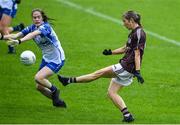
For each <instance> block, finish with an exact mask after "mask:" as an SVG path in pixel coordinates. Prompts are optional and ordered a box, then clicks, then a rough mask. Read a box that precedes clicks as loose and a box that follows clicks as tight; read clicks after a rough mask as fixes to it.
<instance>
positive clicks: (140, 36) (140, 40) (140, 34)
mask: <svg viewBox="0 0 180 125" xmlns="http://www.w3.org/2000/svg"><path fill="white" fill-rule="evenodd" d="M136 41H137V42H136V45H135V46H134V50H135V49H140V50H143V49H144V47H145V42H146V35H145V33H144V31H143V30H142V29H138V30H137V31H136Z"/></svg>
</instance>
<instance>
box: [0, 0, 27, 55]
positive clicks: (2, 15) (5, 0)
mask: <svg viewBox="0 0 180 125" xmlns="http://www.w3.org/2000/svg"><path fill="white" fill-rule="evenodd" d="M20 2H21V0H0V33H2V34H4V35H7V34H9V33H11V32H13V31H21V30H22V29H24V24H22V23H20V24H19V25H17V26H14V27H9V26H10V24H11V22H12V19H13V18H15V16H16V12H17V4H20ZM8 48H9V51H8V53H14V52H15V49H14V48H13V47H11V46H8Z"/></svg>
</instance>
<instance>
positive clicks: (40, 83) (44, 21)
mask: <svg viewBox="0 0 180 125" xmlns="http://www.w3.org/2000/svg"><path fill="white" fill-rule="evenodd" d="M49 19H50V18H48V17H47V16H46V14H45V13H44V12H43V11H42V10H41V9H34V10H32V20H33V24H32V25H30V26H28V27H26V28H25V29H23V30H22V31H21V32H19V33H17V34H9V35H5V36H1V38H3V39H9V38H11V40H10V41H8V44H9V45H11V46H15V45H18V44H20V43H23V42H25V41H28V40H30V39H33V40H34V41H35V43H36V44H37V46H38V47H39V48H40V49H41V50H42V54H43V57H42V62H41V65H40V68H39V71H38V72H37V73H36V75H35V82H36V83H37V90H39V91H40V92H41V93H42V94H43V95H45V96H47V97H49V98H50V99H52V102H53V105H54V106H56V107H66V104H65V102H64V101H63V100H61V99H59V93H60V91H59V90H58V89H57V88H56V87H55V86H54V85H52V83H51V82H50V81H49V80H48V78H49V77H51V76H52V75H53V74H54V73H57V72H58V71H59V70H60V69H61V67H62V66H63V65H64V61H65V55H64V51H63V48H62V47H61V44H60V41H59V40H58V37H57V35H56V33H55V32H54V30H53V29H52V27H51V26H50V24H49V23H48V20H49ZM17 38H20V39H18V40H15V39H17Z"/></svg>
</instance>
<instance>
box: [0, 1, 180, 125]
mask: <svg viewBox="0 0 180 125" xmlns="http://www.w3.org/2000/svg"><path fill="white" fill-rule="evenodd" d="M68 1H69V2H70V3H71V4H67V3H65V2H67V0H22V4H21V5H20V6H19V10H18V14H17V17H16V18H15V19H14V20H13V24H17V23H19V22H24V23H25V24H26V25H29V24H31V10H32V9H33V8H42V9H43V10H45V12H46V13H47V15H49V17H51V18H54V19H55V21H53V24H54V25H53V27H54V29H55V31H56V33H57V35H58V36H59V38H60V40H61V44H62V46H63V48H64V50H65V54H66V63H65V66H64V67H63V68H62V70H61V71H60V72H59V73H61V74H64V75H68V76H74V75H82V74H84V73H90V72H92V71H95V70H96V69H100V68H103V67H105V66H108V65H112V64H116V63H117V62H118V60H119V58H120V57H122V56H108V57H107V56H103V55H102V50H103V49H105V48H108V49H109V48H111V49H115V48H118V47H120V46H122V45H124V44H125V42H124V41H126V40H127V35H128V33H129V32H128V30H126V29H125V28H124V27H123V26H122V25H121V24H120V23H119V22H117V20H119V21H120V20H121V15H122V14H123V12H125V11H127V10H136V11H137V12H139V13H141V15H142V24H143V26H144V28H145V30H146V31H148V33H147V47H146V50H145V55H144V60H143V65H142V68H141V72H142V75H143V77H144V78H145V83H144V85H140V84H139V83H137V81H136V79H134V82H133V84H132V85H131V86H129V87H126V88H124V89H123V91H122V92H121V93H120V94H121V96H122V97H123V98H124V100H125V102H126V104H127V105H128V108H129V110H130V111H131V112H132V113H133V114H134V116H135V118H136V120H135V122H134V123H137V124H141V123H144V124H145V123H150V124H152V123H160V124H162V123H163V124H176V123H179V124H180V101H179V100H180V83H179V74H180V70H179V66H180V58H179V56H178V55H179V54H180V49H179V47H180V44H179V43H180V42H178V41H180V35H179V32H180V14H179V11H178V9H179V4H180V1H179V0H126V1H122V0H68ZM72 3H74V4H72ZM88 10H89V11H88ZM92 12H94V14H93V13H92ZM102 15H106V16H105V17H104V16H102ZM152 33H155V34H158V35H156V36H153V35H152ZM164 37H166V38H164ZM169 39H172V40H175V43H170V42H169V41H171V40H169ZM16 50H17V53H16V54H15V55H9V54H7V45H6V44H5V43H3V42H1V43H0V123H1V124H4V123H32V124H33V123H53V124H55V123H64V124H65V123H69V124H75V123H77V124H80V123H81V124H82V123H83V124H85V123H89V124H95V123H97V124H110V123H111V124H118V123H122V122H121V119H122V116H121V113H120V112H119V111H118V109H116V108H115V107H114V106H113V105H112V102H111V101H110V100H109V99H108V98H107V95H106V94H107V88H108V85H109V81H110V80H109V79H99V80H97V81H94V82H92V83H88V84H80V85H69V86H67V87H64V86H62V85H61V84H59V82H58V80H57V77H56V75H54V76H53V77H52V78H51V79H50V80H51V81H52V82H53V83H54V84H55V85H56V86H58V88H60V90H61V97H62V98H63V99H64V100H65V101H66V103H67V106H68V107H67V109H61V108H55V107H53V106H52V104H51V101H50V100H48V99H47V98H45V97H43V96H42V95H41V94H40V93H39V92H37V91H36V89H35V83H34V75H35V73H36V72H37V69H38V67H39V64H40V61H41V51H40V50H39V49H38V48H37V46H36V45H35V43H34V42H33V41H29V42H26V43H24V44H22V45H20V46H18V47H17V49H16ZM24 50H32V51H33V52H34V53H35V54H36V56H37V62H36V64H35V65H33V66H24V65H22V64H21V63H20V61H19V55H20V53H21V52H22V51H24Z"/></svg>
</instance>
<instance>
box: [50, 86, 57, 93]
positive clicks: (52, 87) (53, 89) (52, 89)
mask: <svg viewBox="0 0 180 125" xmlns="http://www.w3.org/2000/svg"><path fill="white" fill-rule="evenodd" d="M50 90H51V91H52V93H53V92H55V91H56V90H57V88H56V86H53V85H52V86H51V88H50Z"/></svg>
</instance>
